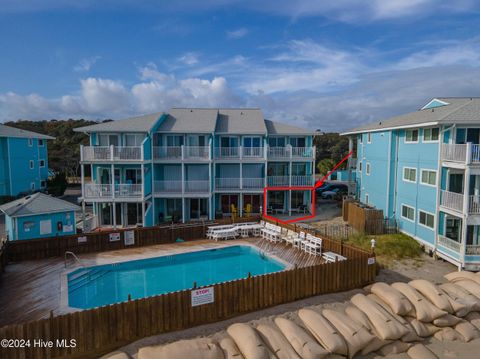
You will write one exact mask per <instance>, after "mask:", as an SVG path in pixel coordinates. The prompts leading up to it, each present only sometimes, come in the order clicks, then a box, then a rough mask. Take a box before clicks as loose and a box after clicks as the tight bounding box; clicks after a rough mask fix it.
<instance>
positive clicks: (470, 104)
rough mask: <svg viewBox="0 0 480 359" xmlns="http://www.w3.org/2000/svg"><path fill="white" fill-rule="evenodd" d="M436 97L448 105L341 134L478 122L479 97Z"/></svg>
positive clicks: (479, 115) (479, 110)
mask: <svg viewBox="0 0 480 359" xmlns="http://www.w3.org/2000/svg"><path fill="white" fill-rule="evenodd" d="M438 99H439V100H441V101H444V102H447V103H448V105H446V106H441V107H436V108H434V109H424V110H418V111H415V112H410V113H407V114H404V115H400V116H395V117H392V118H389V119H387V120H382V121H380V122H375V123H370V124H367V125H364V126H361V127H357V128H355V129H352V130H349V131H346V132H344V133H342V135H348V134H354V133H362V132H371V131H381V130H382V129H390V128H396V127H408V126H412V127H413V126H415V125H419V126H422V125H423V126H426V125H430V124H431V125H438V124H445V125H448V124H454V123H462V124H468V123H470V122H472V123H477V124H478V122H479V120H480V98H470V97H465V98H448V97H439V98H438Z"/></svg>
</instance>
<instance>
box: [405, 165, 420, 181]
mask: <svg viewBox="0 0 480 359" xmlns="http://www.w3.org/2000/svg"><path fill="white" fill-rule="evenodd" d="M403 180H404V181H407V182H417V169H416V168H410V167H403Z"/></svg>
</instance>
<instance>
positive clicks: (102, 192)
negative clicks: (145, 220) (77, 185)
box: [84, 183, 142, 199]
mask: <svg viewBox="0 0 480 359" xmlns="http://www.w3.org/2000/svg"><path fill="white" fill-rule="evenodd" d="M112 188H113V191H112ZM84 196H85V198H88V199H99V198H107V199H113V198H141V197H142V185H141V184H129V183H118V184H115V185H112V184H97V183H86V184H85V185H84Z"/></svg>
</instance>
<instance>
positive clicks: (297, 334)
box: [275, 317, 329, 359]
mask: <svg viewBox="0 0 480 359" xmlns="http://www.w3.org/2000/svg"><path fill="white" fill-rule="evenodd" d="M275 324H276V325H277V326H278V328H279V329H280V331H281V332H282V334H283V335H284V336H285V338H287V340H288V342H289V343H290V345H291V346H292V347H293V349H295V351H296V352H297V354H298V355H299V356H300V357H301V358H303V359H322V358H324V357H326V356H327V355H329V352H328V351H326V350H325V349H323V348H322V347H321V346H320V345H319V344H318V343H317V342H316V341H315V339H313V338H312V337H311V336H310V335H309V334H308V333H307V332H306V331H305V330H304V329H303V328H301V327H300V326H298V325H297V324H295V323H294V322H293V321H291V320H289V319H285V318H280V317H277V318H275Z"/></svg>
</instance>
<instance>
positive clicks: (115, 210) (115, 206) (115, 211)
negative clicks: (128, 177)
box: [112, 202, 117, 228]
mask: <svg viewBox="0 0 480 359" xmlns="http://www.w3.org/2000/svg"><path fill="white" fill-rule="evenodd" d="M112 212H113V228H117V204H116V203H115V202H112Z"/></svg>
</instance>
